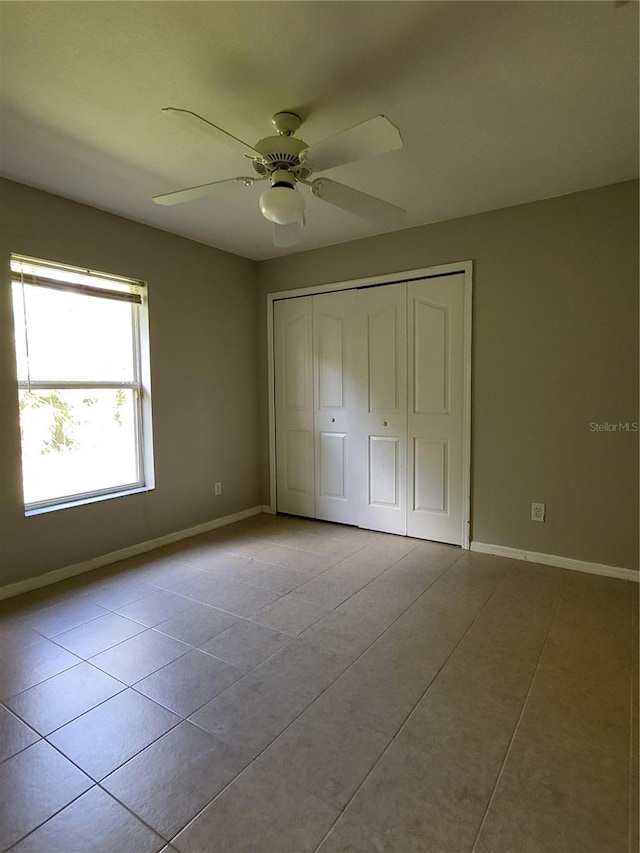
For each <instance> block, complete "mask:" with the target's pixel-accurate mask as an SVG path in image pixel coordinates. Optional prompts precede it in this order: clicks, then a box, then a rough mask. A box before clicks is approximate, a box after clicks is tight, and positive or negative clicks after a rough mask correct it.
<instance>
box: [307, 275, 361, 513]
mask: <svg viewBox="0 0 640 853" xmlns="http://www.w3.org/2000/svg"><path fill="white" fill-rule="evenodd" d="M356 297H357V293H356V291H353V290H344V291H339V292H336V293H323V294H320V295H318V296H314V297H312V298H313V350H314V359H313V362H314V398H315V421H314V435H315V484H316V518H321V519H323V520H324V521H337V522H342V523H344V524H357V520H358V514H357V501H358V497H359V495H358V490H357V486H356V479H357V469H356V463H355V459H354V455H353V445H354V435H353V426H354V423H355V417H356V409H357V401H356V397H355V390H356V377H355V370H356V368H355V359H356V351H357V342H356V313H355V309H356Z"/></svg>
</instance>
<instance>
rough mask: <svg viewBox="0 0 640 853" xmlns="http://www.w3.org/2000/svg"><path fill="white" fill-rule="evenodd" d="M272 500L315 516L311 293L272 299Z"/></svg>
mask: <svg viewBox="0 0 640 853" xmlns="http://www.w3.org/2000/svg"><path fill="white" fill-rule="evenodd" d="M273 310H274V355H275V397H276V400H275V403H276V406H275V408H276V480H277V488H276V505H277V509H278V512H289V513H292V514H294V515H305V516H309V517H310V518H313V517H314V516H315V488H314V453H313V446H314V441H313V342H312V297H311V296H304V297H301V298H297V299H284V300H281V301H278V302H275V303H274V308H273Z"/></svg>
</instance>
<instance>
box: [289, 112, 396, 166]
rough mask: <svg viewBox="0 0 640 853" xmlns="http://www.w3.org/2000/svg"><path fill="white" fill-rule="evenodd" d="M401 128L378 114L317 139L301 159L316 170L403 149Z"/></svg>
mask: <svg viewBox="0 0 640 853" xmlns="http://www.w3.org/2000/svg"><path fill="white" fill-rule="evenodd" d="M402 144H403V143H402V137H401V136H400V131H399V130H398V128H397V127H396V126H395V124H392V123H391V122H390V121H389V119H388V118H387V117H386V116H382V115H380V116H375V117H374V118H370V119H369V120H368V121H363V122H362V123H361V124H357V125H356V126H355V127H352V128H350V129H349V130H344V131H342V133H337V134H336V135H335V136H329V137H328V138H327V139H324V140H322V142H316V144H315V145H311V146H310V147H309V148H307V149H305V150H304V151H303V152H302V153H301V154H300V160H301V161H302V162H303V163H304V164H305V165H307V166H311V167H312V169H313V171H314V172H323V171H324V170H325V169H332V168H333V167H334V166H342V165H343V164H344V163H352V162H353V161H354V160H363V159H364V158H365V157H373V156H375V155H376V154H385V153H386V152H387V151H395V150H396V149H398V148H402Z"/></svg>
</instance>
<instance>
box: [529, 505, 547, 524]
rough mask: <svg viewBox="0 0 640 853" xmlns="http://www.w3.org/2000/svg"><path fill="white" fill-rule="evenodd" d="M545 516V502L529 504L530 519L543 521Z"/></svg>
mask: <svg viewBox="0 0 640 853" xmlns="http://www.w3.org/2000/svg"><path fill="white" fill-rule="evenodd" d="M544 517H545V504H543V503H532V504H531V521H544Z"/></svg>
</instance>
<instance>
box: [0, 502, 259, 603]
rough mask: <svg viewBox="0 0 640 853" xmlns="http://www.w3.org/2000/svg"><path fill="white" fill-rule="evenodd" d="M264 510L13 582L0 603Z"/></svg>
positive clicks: (224, 518)
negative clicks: (5, 599)
mask: <svg viewBox="0 0 640 853" xmlns="http://www.w3.org/2000/svg"><path fill="white" fill-rule="evenodd" d="M263 511H264V507H261V506H254V507H251V508H250V509H243V510H241V511H240V512H234V513H233V515H224V516H222V518H214V519H213V520H212V521H205V522H204V524H197V525H196V526H195V527H188V528H186V529H185V530H177V531H176V532H175V533H167V534H165V535H164V536H158V538H157V539H147V540H146V541H145V542H138V543H137V544H136V545H129V546H127V547H126V548H120V550H118V551H111V552H110V553H109V554H101V555H100V556H99V557H92V559H90V560H85V561H84V562H82V563H74V565H72V566H63V568H61V569H55V570H54V571H52V572H46V573H45V574H43V575H37V576H36V577H34V578H27V579H26V580H23V581H17V582H16V583H10V584H8V585H7V586H2V587H0V600H2V599H4V598H12V597H13V596H14V595H21V594H22V593H23V592H30V591H31V590H32V589H38V588H39V587H41V586H49V584H52V583H57V582H58V581H63V580H66V579H67V578H72V577H73V576H74V575H81V574H83V573H84V572H90V571H92V570H93V569H99V568H100V567H101V566H108V565H109V564H110V563H117V562H119V561H120V560H126V559H128V558H129V557H137V556H138V554H144V553H145V552H146V551H153V550H154V549H156V548H161V547H162V546H163V545H171V543H172V542H179V541H180V539H189V538H190V537H191V536H197V535H198V534H199V533H207V532H208V531H209V530H215V529H216V528H217V527H225V526H226V525H227V524H233V523H234V522H236V521H242V520H243V519H244V518H250V517H251V516H252V515H259V514H260V513H261V512H263Z"/></svg>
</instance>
